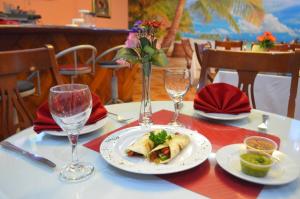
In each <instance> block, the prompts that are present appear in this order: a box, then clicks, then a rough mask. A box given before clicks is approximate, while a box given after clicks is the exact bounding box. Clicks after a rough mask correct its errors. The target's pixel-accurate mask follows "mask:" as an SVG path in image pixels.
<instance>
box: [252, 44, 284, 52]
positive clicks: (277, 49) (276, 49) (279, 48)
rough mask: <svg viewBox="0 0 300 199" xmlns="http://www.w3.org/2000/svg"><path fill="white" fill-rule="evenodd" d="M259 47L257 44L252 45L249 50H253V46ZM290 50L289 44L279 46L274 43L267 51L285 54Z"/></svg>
mask: <svg viewBox="0 0 300 199" xmlns="http://www.w3.org/2000/svg"><path fill="white" fill-rule="evenodd" d="M255 45H257V46H259V44H258V43H252V44H251V49H253V46H255ZM289 50H290V46H289V44H281V43H275V44H274V46H273V47H272V48H270V49H269V51H276V52H286V51H289Z"/></svg>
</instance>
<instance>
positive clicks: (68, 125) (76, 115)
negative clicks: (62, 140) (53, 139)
mask: <svg viewBox="0 0 300 199" xmlns="http://www.w3.org/2000/svg"><path fill="white" fill-rule="evenodd" d="M49 109H50V112H51V115H52V117H53V119H54V120H55V122H56V123H57V124H58V125H59V126H60V128H61V129H62V130H63V131H64V132H66V133H67V134H68V138H69V141H70V143H71V146H72V162H71V163H69V164H67V165H66V166H64V167H63V168H62V170H61V171H60V174H59V177H60V179H61V180H63V181H70V182H76V181H81V180H85V179H87V178H88V177H89V176H90V175H91V174H92V173H93V172H94V167H93V166H92V165H90V164H89V163H85V162H80V161H79V160H78V158H77V148H76V147H77V141H78V135H79V131H80V130H81V129H82V128H83V126H84V125H85V123H86V122H87V120H88V118H89V116H90V114H91V110H92V96H91V92H90V90H89V87H88V86H87V85H83V84H64V85H58V86H54V87H52V88H51V89H50V94H49Z"/></svg>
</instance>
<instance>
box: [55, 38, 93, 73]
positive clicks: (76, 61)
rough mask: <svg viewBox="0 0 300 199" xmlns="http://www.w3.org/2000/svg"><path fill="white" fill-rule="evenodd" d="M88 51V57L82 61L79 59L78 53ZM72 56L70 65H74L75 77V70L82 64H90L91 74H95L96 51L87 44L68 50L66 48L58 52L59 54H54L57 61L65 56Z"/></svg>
mask: <svg viewBox="0 0 300 199" xmlns="http://www.w3.org/2000/svg"><path fill="white" fill-rule="evenodd" d="M87 50H89V51H90V52H91V55H89V56H88V57H87V58H86V59H84V60H82V59H80V57H79V56H80V52H83V51H87ZM68 54H72V55H73V59H72V64H73V65H74V71H75V75H76V69H77V67H78V65H79V64H80V63H84V64H86V65H89V64H91V67H92V74H95V63H96V62H95V58H96V54H97V49H96V48H95V47H94V46H92V45H89V44H85V45H78V46H73V47H70V48H67V49H65V50H63V51H60V52H59V53H57V54H56V56H55V57H56V59H59V58H61V57H63V56H65V55H68Z"/></svg>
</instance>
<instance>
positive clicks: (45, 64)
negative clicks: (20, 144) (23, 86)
mask: <svg viewBox="0 0 300 199" xmlns="http://www.w3.org/2000/svg"><path fill="white" fill-rule="evenodd" d="M29 71H40V72H45V71H50V72H51V74H52V76H53V79H54V81H55V83H56V84H62V83H63V82H62V80H61V77H60V76H59V74H58V70H57V63H56V59H55V53H54V49H53V47H52V46H50V45H47V46H46V47H43V48H35V49H28V50H16V51H1V52H0V91H1V93H0V102H1V107H0V110H1V111H0V113H1V115H0V117H1V118H0V119H1V120H0V124H1V125H0V140H2V139H5V138H7V137H9V136H10V135H12V134H14V133H15V132H16V131H17V130H19V129H24V128H26V127H29V126H31V125H32V122H33V116H32V115H31V113H30V112H29V110H28V109H27V108H26V106H25V104H24V101H23V99H22V97H21V96H20V93H19V91H18V89H17V80H18V76H19V75H20V74H23V73H27V72H29Z"/></svg>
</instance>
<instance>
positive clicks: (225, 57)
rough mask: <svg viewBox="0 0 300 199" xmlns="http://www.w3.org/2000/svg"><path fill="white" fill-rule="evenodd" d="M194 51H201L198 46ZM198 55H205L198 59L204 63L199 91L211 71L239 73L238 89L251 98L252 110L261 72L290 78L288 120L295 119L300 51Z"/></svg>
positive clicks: (225, 52) (218, 52) (209, 53)
mask: <svg viewBox="0 0 300 199" xmlns="http://www.w3.org/2000/svg"><path fill="white" fill-rule="evenodd" d="M195 47H196V48H198V46H197V45H196V46H195ZM197 53H202V55H199V56H198V58H201V59H202V60H201V62H202V69H201V74H200V80H199V85H198V89H201V88H203V87H204V86H205V82H206V74H207V72H208V70H209V68H211V67H212V68H225V69H232V70H236V71H237V72H238V76H239V83H238V87H239V88H240V89H241V90H242V91H244V92H245V93H246V94H247V95H248V96H249V98H250V100H251V102H252V106H253V108H255V100H254V92H253V91H254V88H253V85H254V81H255V78H256V75H257V74H258V73H259V72H270V73H289V74H291V77H292V81H291V86H290V97H289V103H288V116H289V117H294V113H295V99H296V96H297V88H298V77H299V64H300V58H299V57H300V52H299V51H296V52H275V53H268V52H264V53H255V52H243V51H226V50H213V49H205V50H203V51H202V52H200V51H199V50H197ZM249 90H250V92H249Z"/></svg>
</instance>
